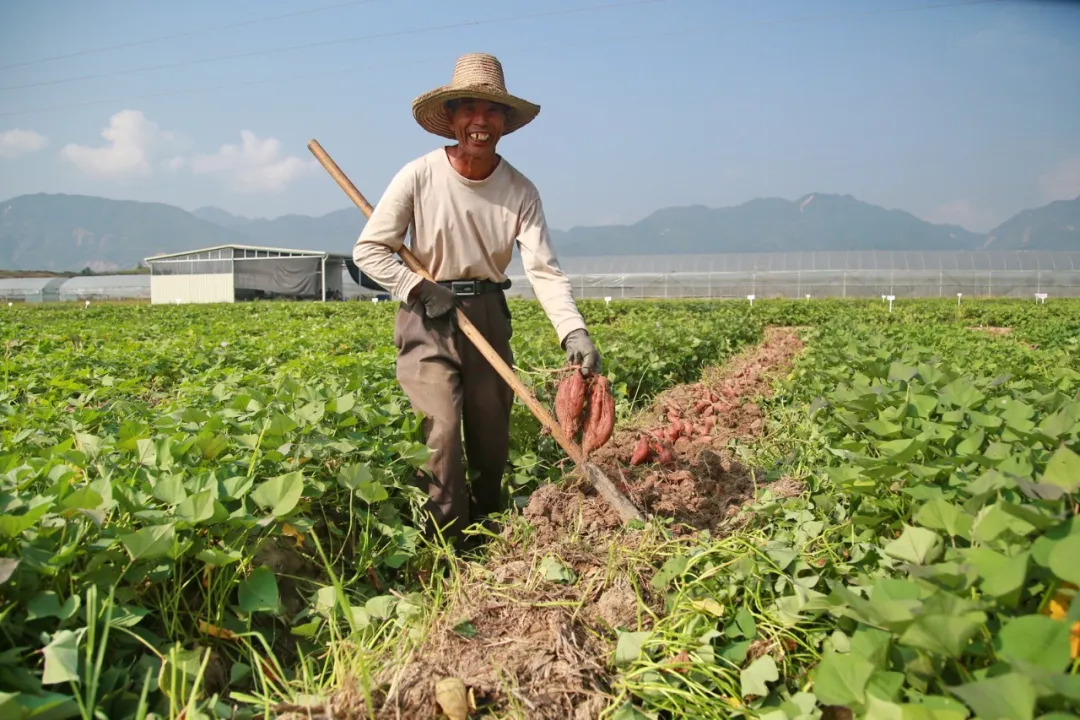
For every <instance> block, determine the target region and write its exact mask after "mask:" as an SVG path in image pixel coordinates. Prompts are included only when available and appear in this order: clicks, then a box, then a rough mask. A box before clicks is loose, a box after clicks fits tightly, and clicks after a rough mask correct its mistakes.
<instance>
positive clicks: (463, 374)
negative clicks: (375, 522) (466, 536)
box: [353, 53, 600, 537]
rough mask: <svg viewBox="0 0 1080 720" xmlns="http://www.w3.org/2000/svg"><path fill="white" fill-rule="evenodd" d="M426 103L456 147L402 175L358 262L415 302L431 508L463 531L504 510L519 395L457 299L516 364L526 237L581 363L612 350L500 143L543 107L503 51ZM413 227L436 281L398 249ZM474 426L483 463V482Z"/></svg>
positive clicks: (590, 363)
mask: <svg viewBox="0 0 1080 720" xmlns="http://www.w3.org/2000/svg"><path fill="white" fill-rule="evenodd" d="M412 109H413V117H414V118H415V119H416V121H417V123H419V124H420V126H421V127H422V128H424V129H425V130H427V131H428V132H431V133H433V134H435V135H437V136H439V137H444V138H448V139H450V140H454V141H456V144H453V145H444V146H442V147H439V148H438V149H437V150H434V151H432V152H429V153H427V154H425V155H423V156H421V157H419V158H417V159H415V160H413V161H412V162H410V163H408V164H407V165H405V167H404V168H402V169H401V170H400V171H399V172H398V173H397V174H396V175H395V176H394V178H393V179H392V180H391V182H390V185H389V187H388V188H387V189H386V192H385V193H384V194H383V196H382V197H381V198H380V200H379V202H378V204H377V205H376V206H375V209H374V212H373V213H372V215H371V218H370V219H369V220H368V223H367V225H366V226H365V227H364V230H363V232H361V234H360V237H359V238H358V239H357V241H356V244H355V246H354V247H353V260H354V261H355V262H356V264H357V266H358V267H360V268H361V269H362V270H363V271H364V272H365V273H366V274H367V275H369V276H370V277H371V278H372V279H373V280H375V282H377V283H379V284H380V285H382V286H383V287H385V288H386V289H387V290H388V291H389V292H390V293H391V295H392V296H393V297H394V298H396V299H398V300H400V301H402V304H401V307H400V308H399V310H398V313H397V317H396V319H395V323H394V344H395V346H396V347H397V349H398V359H397V379H398V381H399V382H400V383H401V386H402V388H403V390H404V391H405V393H406V395H408V397H409V399H410V401H411V403H412V406H413V408H414V410H416V411H419V412H420V413H422V414H423V416H424V420H423V429H424V434H425V437H426V442H427V445H428V446H429V447H431V448H432V451H433V454H432V456H431V458H430V459H429V461H428V464H427V466H426V468H425V469H426V471H427V472H421V473H420V481H421V484H422V486H423V485H426V488H427V492H428V497H429V501H428V503H427V507H426V509H427V511H429V512H430V513H431V515H432V516H433V518H434V521H435V523H436V524H438V525H439V527H440V528H442V529H443V532H444V533H445V534H446V535H447V536H449V537H456V536H458V535H459V533H460V532H461V530H462V529H463V528H464V527H465V526H467V525H468V524H469V523H470V522H471V521H472V520H474V519H476V518H478V517H483V516H489V515H491V514H493V513H496V512H499V511H501V510H502V509H504V508H503V502H502V477H503V471H504V469H505V467H506V461H507V456H508V454H509V444H510V410H511V406H512V404H513V400H514V396H513V391H512V390H511V388H510V386H509V385H507V383H506V381H504V380H503V379H502V378H501V377H500V376H499V375H498V373H496V372H495V369H494V368H493V367H492V366H491V364H490V363H489V362H488V361H487V360H486V359H485V358H484V357H483V356H482V355H481V354H480V353H479V351H478V350H477V349H476V348H475V346H473V344H472V342H471V341H470V340H469V339H468V338H467V337H465V335H464V333H461V332H460V331H457V329H456V326H455V325H454V317H455V313H454V309H455V307H459V308H461V310H462V311H463V312H464V313H465V315H466V317H468V318H469V320H470V321H471V322H472V323H473V324H474V325H476V327H477V329H478V330H479V331H480V332H481V333H482V334H483V336H484V337H485V338H486V339H487V341H488V342H489V343H490V344H491V346H492V348H493V349H494V350H495V351H496V352H497V353H498V354H499V355H500V356H501V357H502V358H503V360H505V361H506V363H507V365H509V366H511V367H512V366H513V354H512V352H511V349H510V338H511V335H512V325H511V317H510V310H509V308H508V306H507V303H506V296H505V294H504V289H505V288H506V287H508V281H507V279H506V275H505V271H506V267H507V265H508V264H509V262H510V259H511V256H512V253H513V248H514V244H515V242H516V244H517V246H518V248H519V249H520V251H521V258H522V263H523V265H524V267H525V273H526V275H527V277H528V279H529V282H530V284H531V285H532V287H533V289H534V291H535V293H536V296H537V298H538V300H539V301H540V304H541V306H542V307H543V309H544V311H545V313H546V314H547V316H548V317H549V318H550V319H551V323H552V325H553V326H554V329H555V332H556V335H557V337H558V340H559V342H560V344H561V346H562V348H563V349H564V350H565V351H566V356H567V361H568V362H569V363H572V364H576V365H581V366H582V372H583V373H585V374H588V373H589V372H594V373H595V372H599V370H600V355H599V353H598V352H597V349H596V347H595V346H594V345H593V342H592V340H591V339H590V338H589V333H588V331H587V329H586V327H585V321H584V320H583V319H582V316H581V313H580V312H579V311H578V309H577V306H576V304H575V302H574V298H573V294H572V292H571V286H570V281H569V279H568V278H567V277H566V275H565V274H564V273H563V272H562V270H561V269H560V267H559V264H558V260H557V259H556V256H555V251H554V249H553V248H552V245H551V238H550V236H549V231H548V227H547V222H546V220H545V217H544V211H543V206H542V204H541V201H540V195H539V193H538V192H537V189H536V187H535V186H534V185H533V183H532V182H531V181H530V180H529V179H528V178H526V177H525V176H524V175H523V174H522V173H521V172H520V171H518V170H517V169H516V168H514V167H513V166H512V165H510V163H508V162H507V161H506V159H505V158H503V157H501V156H500V155H499V154H498V152H496V147H497V145H498V143H499V140H500V139H501V138H502V137H504V136H506V135H509V134H510V133H512V132H515V131H517V130H520V129H521V128H522V127H524V126H525V125H527V124H528V123H529V122H531V121H532V120H533V119H535V117H536V116H537V114H538V113H539V112H540V107H539V106H538V105H534V104H533V103H530V102H528V101H526V100H523V99H521V98H518V97H515V96H514V95H511V94H510V93H508V92H507V90H506V85H505V81H504V78H503V70H502V65H501V63H500V62H499V60H497V59H496V58H495V57H493V56H491V55H487V54H479V53H478V54H470V55H464V56H462V57H460V58H459V59H458V61H457V63H456V65H455V67H454V73H453V77H452V79H451V81H450V84H449V85H445V86H442V87H439V88H436V89H435V90H432V91H430V92H428V93H426V94H424V95H421V96H420V97H418V98H417V99H416V100H414V101H413V107H412ZM408 230H411V236H412V242H411V247H410V249H411V250H412V252H413V253H414V254H415V255H416V257H417V258H418V259H419V260H420V262H421V263H422V264H423V265H424V267H425V268H427V270H428V272H429V273H431V276H432V277H433V278H434V279H435V282H434V283H433V282H430V281H428V280H424V279H423V278H421V277H420V276H419V275H417V274H415V273H413V272H412V271H411V270H409V269H408V268H407V267H405V265H403V264H401V263H399V262H398V261H397V260H396V259H395V258H394V253H395V252H396V251H397V250H398V249H399V248H400V247H401V245H402V243H403V242H404V238H405V234H406V231H408ZM463 427H464V436H465V443H464V444H465V448H464V450H465V456H466V457H467V460H468V465H469V468H470V469H471V470H472V471H473V472H474V478H473V481H472V487H471V493H470V488H469V487H468V485H467V483H466V480H465V472H464V468H463V458H462V447H461V444H462V443H461V435H462V428H463ZM427 530H428V532H431V530H432V527H431V526H430V525H429V527H428V528H427Z"/></svg>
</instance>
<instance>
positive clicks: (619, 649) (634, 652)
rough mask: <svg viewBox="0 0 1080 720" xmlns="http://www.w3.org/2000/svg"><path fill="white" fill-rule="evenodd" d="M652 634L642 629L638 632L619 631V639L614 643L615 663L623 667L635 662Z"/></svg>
mask: <svg viewBox="0 0 1080 720" xmlns="http://www.w3.org/2000/svg"><path fill="white" fill-rule="evenodd" d="M650 635H652V633H651V632H649V631H647V630H644V631H639V632H622V631H620V632H619V639H618V641H617V642H616V643H615V665H616V666H619V667H623V666H626V665H629V664H630V663H633V662H636V661H637V660H638V658H640V657H641V654H642V650H643V648H644V647H645V642H646V641H647V640H648V639H649V636H650Z"/></svg>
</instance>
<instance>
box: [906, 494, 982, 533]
mask: <svg viewBox="0 0 1080 720" xmlns="http://www.w3.org/2000/svg"><path fill="white" fill-rule="evenodd" d="M914 520H915V522H917V523H919V524H920V525H922V526H923V527H925V528H929V529H931V530H944V531H945V532H946V533H947V534H948V535H949V536H950V537H962V538H966V537H969V536H970V535H971V527H972V525H973V523H974V522H975V518H973V517H972V516H971V515H969V514H968V513H966V512H964V511H963V510H961V509H960V508H958V507H957V506H956V505H953V504H952V503H951V502H949V501H948V500H945V499H940V498H939V499H937V500H931V501H929V502H926V503H923V505H922V507H920V508H919V510H918V512H916V513H915V517H914Z"/></svg>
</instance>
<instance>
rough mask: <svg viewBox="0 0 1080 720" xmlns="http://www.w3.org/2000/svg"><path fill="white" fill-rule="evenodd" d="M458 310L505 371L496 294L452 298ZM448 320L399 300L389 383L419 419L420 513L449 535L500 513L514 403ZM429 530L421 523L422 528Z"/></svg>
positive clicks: (508, 331)
mask: <svg viewBox="0 0 1080 720" xmlns="http://www.w3.org/2000/svg"><path fill="white" fill-rule="evenodd" d="M458 306H459V307H460V308H461V309H462V310H463V311H464V313H465V316H466V317H468V318H469V320H470V321H471V322H472V323H473V325H475V326H476V328H477V329H478V330H479V331H480V333H481V334H482V335H483V336H484V338H485V339H486V340H487V341H488V343H489V344H490V345H491V347H492V348H494V350H495V351H496V352H497V353H498V354H499V355H500V356H501V357H502V359H503V360H505V361H506V364H507V365H509V366H510V367H513V361H514V358H513V353H512V352H511V350H510V337H511V335H512V334H513V331H512V327H511V317H510V310H509V308H508V307H507V304H506V297H505V296H504V295H503V293H501V292H493V293H486V294H483V295H476V296H473V297H460V298H458ZM454 315H455V313H453V312H451V313H450V314H448V315H445V316H443V317H441V318H436V319H431V318H429V317H428V316H427V315H426V314H425V313H424V307H423V305H422V304H421V303H414V304H404V303H403V304H402V305H401V306H400V308H399V309H398V313H397V317H396V318H395V321H394V345H395V346H396V347H397V350H398V357H397V379H398V382H399V383H401V387H402V389H403V390H404V391H405V394H406V395H407V396H408V398H409V401H410V403H411V404H412V407H413V410H414V411H417V412H420V413H422V414H423V416H424V419H423V421H422V428H423V432H424V437H425V442H426V444H427V445H428V447H430V448H431V449H432V451H433V454H432V455H431V457H430V458H429V459H428V462H427V464H426V465H425V467H424V468H423V469H422V470H421V472H420V473H419V474H418V477H417V482H418V483H419V484H420V487H421V488H424V489H425V490H426V491H427V494H428V502H427V505H426V507H425V511H427V512H430V513H431V514H432V515H433V516H434V520H435V522H436V523H437V524H438V525H439V527H440V528H441V529H442V531H443V533H444V534H445V535H447V536H450V537H454V536H457V535H458V534H459V532H460V531H461V529H462V528H464V527H466V526H467V525H468V524H469V523H470V522H471V521H472V520H473V519H475V518H476V517H478V516H483V515H487V514H489V513H493V512H498V511H500V510H502V509H503V501H502V478H503V472H504V470H505V468H506V461H507V457H508V456H509V450H510V410H511V407H512V405H513V401H514V394H513V390H512V389H511V388H510V386H509V385H508V384H507V383H506V381H505V380H503V379H502V377H500V376H499V374H498V373H497V372H495V368H493V367H492V366H491V363H489V362H488V361H487V359H486V358H485V357H484V356H483V355H481V354H480V352H479V350H477V349H476V347H475V346H474V345H473V344H472V341H471V340H469V338H468V337H466V336H465V333H464V332H462V331H461V330H460V329H459V328H458V327H457V321H456V318H454ZM463 430H464V433H463V432H462V431H463ZM463 434H464V448H463V447H462V435H463ZM466 464H467V465H468V468H469V470H470V471H472V474H473V478H472V483H471V487H470V485H469V484H468V483H467V482H466V473H465V465H466ZM429 522H430V521H429ZM432 529H433V528H432V527H431V526H430V524H429V526H428V527H427V528H426V531H427V532H428V533H431V531H432Z"/></svg>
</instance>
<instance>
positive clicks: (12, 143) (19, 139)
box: [0, 128, 49, 158]
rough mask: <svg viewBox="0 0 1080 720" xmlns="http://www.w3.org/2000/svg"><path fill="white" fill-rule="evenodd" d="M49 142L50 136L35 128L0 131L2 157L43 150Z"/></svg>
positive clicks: (0, 154) (0, 153)
mask: <svg viewBox="0 0 1080 720" xmlns="http://www.w3.org/2000/svg"><path fill="white" fill-rule="evenodd" d="M48 144H49V138H47V137H45V136H44V135H42V134H41V133H36V132H34V131H33V130H20V129H19V128H15V129H14V130H3V131H0V157H6V158H13V157H18V156H19V155H28V154H30V153H33V152H37V151H38V150H41V149H42V148H43V147H45V146H46V145H48Z"/></svg>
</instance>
